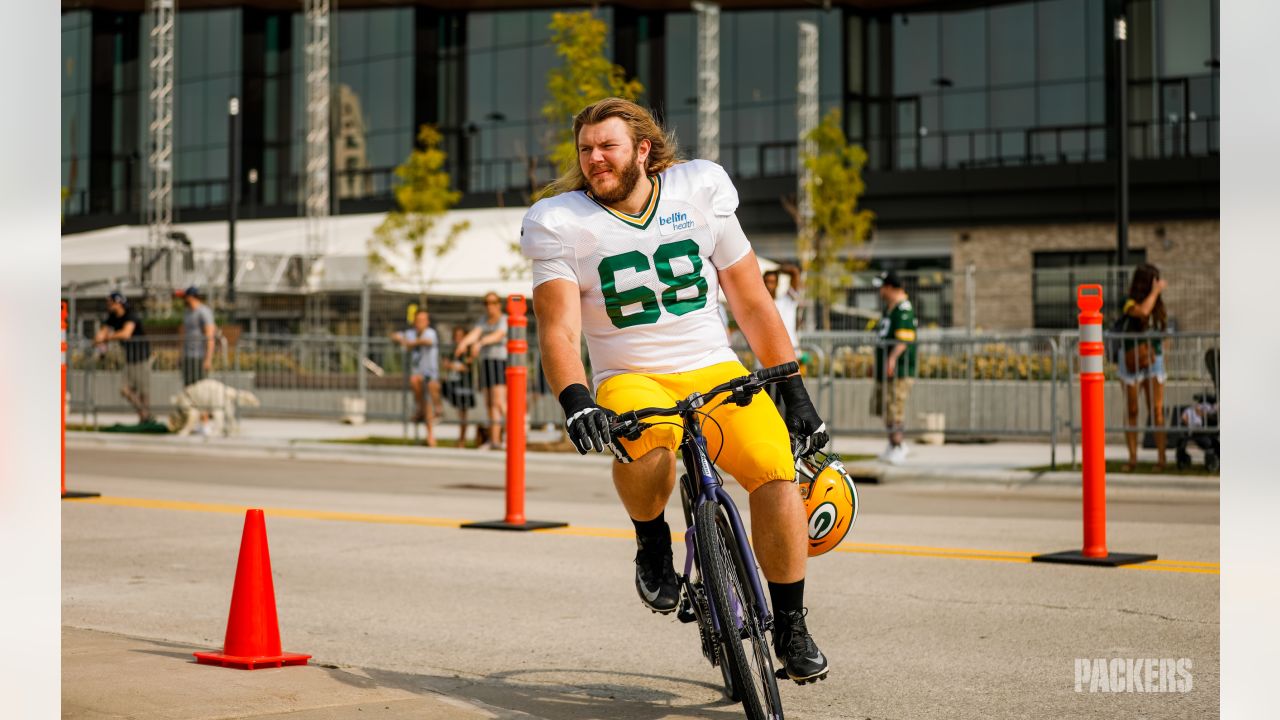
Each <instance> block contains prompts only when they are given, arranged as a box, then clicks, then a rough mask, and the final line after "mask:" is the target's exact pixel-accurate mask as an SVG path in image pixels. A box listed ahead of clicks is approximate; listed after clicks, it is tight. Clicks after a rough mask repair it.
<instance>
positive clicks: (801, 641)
mask: <svg viewBox="0 0 1280 720" xmlns="http://www.w3.org/2000/svg"><path fill="white" fill-rule="evenodd" d="M808 613H809V611H808V610H807V609H802V610H795V611H792V612H780V613H778V614H777V615H776V616H775V617H774V620H773V651H774V653H775V654H776V655H777V656H778V660H780V661H782V668H780V670H779V672H778V675H779V677H782V676H783V673H785V676H786V677H788V678H790V679H792V680H794V681H795V682H796V684H798V685H804V684H805V683H810V682H817V681H819V680H823V679H825V678H826V677H827V673H828V672H830V670H831V668H830V666H829V665H828V664H827V656H826V655H823V654H822V651H821V650H819V649H818V645H817V644H816V643H814V642H813V637H812V636H810V635H809V629H808V628H806V627H805V624H804V616H805V615H807V614H808Z"/></svg>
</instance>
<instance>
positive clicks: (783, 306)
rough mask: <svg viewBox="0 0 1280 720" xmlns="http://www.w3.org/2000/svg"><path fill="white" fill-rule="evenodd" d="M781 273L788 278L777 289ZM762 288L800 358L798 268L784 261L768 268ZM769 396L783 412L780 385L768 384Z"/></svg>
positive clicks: (797, 356)
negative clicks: (785, 285)
mask: <svg viewBox="0 0 1280 720" xmlns="http://www.w3.org/2000/svg"><path fill="white" fill-rule="evenodd" d="M781 273H786V275H787V277H788V278H789V279H790V281H791V282H790V285H788V287H787V289H786V290H785V291H781V292H780V291H779V286H780V283H779V281H780V280H781ZM763 277H764V289H765V290H768V291H769V297H771V298H773V304H774V306H775V307H777V308H778V315H779V316H780V317H781V318H782V326H783V327H784V328H786V330H787V337H788V338H790V339H791V347H792V348H793V349H795V351H796V358H797V359H799V358H800V333H799V332H798V331H797V330H796V322H797V319H798V317H799V315H800V268H798V267H796V266H795V265H792V264H791V263H786V264H784V265H782V266H781V267H779V268H778V269H777V270H769V271H768V272H766V273H764V276H763ZM768 393H769V397H771V398H773V402H774V404H776V405H777V406H778V411H779V412H785V409H784V408H783V397H782V385H770V386H769V387H768Z"/></svg>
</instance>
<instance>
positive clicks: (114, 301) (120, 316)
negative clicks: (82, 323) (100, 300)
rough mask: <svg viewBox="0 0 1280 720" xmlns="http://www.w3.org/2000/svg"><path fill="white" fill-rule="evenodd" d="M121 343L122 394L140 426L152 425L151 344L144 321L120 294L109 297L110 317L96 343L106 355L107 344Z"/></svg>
mask: <svg viewBox="0 0 1280 720" xmlns="http://www.w3.org/2000/svg"><path fill="white" fill-rule="evenodd" d="M113 340H114V341H116V342H119V343H120V345H121V346H122V347H123V348H124V381H123V382H122V383H121V385H120V394H121V395H123V396H124V399H125V400H128V401H129V404H130V405H132V406H133V409H134V410H135V411H137V413H138V422H139V423H148V422H151V421H152V420H153V419H154V418H152V416H151V406H150V404H149V402H148V400H149V398H150V395H151V341H149V340H147V332H146V330H145V329H143V327H142V318H140V317H138V313H137V311H135V310H134V309H133V307H132V306H131V305H130V304H129V301H128V299H127V298H125V296H124V295H123V294H122V293H120V292H111V293H109V294H108V295H107V316H106V318H105V319H103V321H102V327H100V328H98V332H97V334H96V335H95V336H94V338H93V342H94V344H95V345H97V346H98V350H99V351H105V350H106V348H107V343H108V342H111V341H113Z"/></svg>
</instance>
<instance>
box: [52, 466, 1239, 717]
mask: <svg viewBox="0 0 1280 720" xmlns="http://www.w3.org/2000/svg"><path fill="white" fill-rule="evenodd" d="M68 468H69V470H68V484H69V485H75V486H79V487H84V488H86V489H93V490H97V491H99V492H102V493H103V498H101V499H98V500H90V501H74V502H66V503H64V504H63V539H64V540H63V554H62V562H63V567H62V577H63V623H64V624H65V625H66V626H68V627H69V628H79V629H87V630H94V631H99V632H106V633H115V634H121V635H125V636H129V637H131V638H147V639H151V640H155V641H163V643H166V644H165V645H163V649H164V652H166V653H170V655H163V654H161V655H148V656H147V657H148V658H149V659H153V660H154V661H155V662H159V663H172V664H173V667H171V668H167V669H166V670H161V669H159V668H157V669H156V670H155V671H151V670H147V672H148V673H152V672H155V673H160V672H164V671H167V670H173V671H174V672H180V673H183V674H187V673H190V674H191V676H192V677H195V678H201V679H203V678H204V677H208V678H219V679H220V678H223V677H238V676H239V675H245V676H249V675H256V672H255V673H237V672H236V671H230V670H223V669H220V668H208V667H204V666H195V665H191V664H189V663H188V662H187V660H186V658H187V657H189V655H186V653H188V652H190V651H193V650H204V649H216V648H218V647H219V646H220V644H221V641H222V633H223V631H224V629H225V623H226V619H227V609H228V602H229V599H230V593H231V580H232V577H233V575H234V570H235V562H236V554H237V549H238V548H237V544H238V541H239V537H240V528H241V524H242V522H243V508H244V507H246V506H254V507H265V508H268V511H267V525H268V532H269V536H270V547H271V552H272V563H273V569H274V578H275V590H276V593H277V601H278V605H279V614H280V624H281V630H282V636H283V644H284V647H285V649H286V650H288V651H292V652H307V653H311V654H313V655H314V656H315V661H316V662H318V663H322V664H325V665H334V666H337V667H338V668H339V669H340V670H341V671H343V672H345V673H347V674H351V675H358V676H363V677H368V678H370V679H371V680H372V681H373V682H374V683H375V685H376V687H374V688H364V690H367V691H368V692H371V693H375V692H376V693H383V692H385V693H388V695H387V697H388V698H390V697H392V696H395V697H400V698H401V699H402V701H403V702H405V703H409V702H411V701H417V702H424V701H427V700H434V699H436V698H433V697H430V696H422V692H423V690H424V689H425V690H427V691H430V692H435V693H444V694H446V695H447V696H449V697H451V698H455V699H457V700H459V701H461V702H463V703H466V704H467V705H466V706H457V705H451V706H450V707H452V708H455V709H457V710H458V711H459V712H464V711H471V709H472V708H480V709H481V710H483V711H485V712H491V713H496V714H497V715H498V716H509V717H527V716H533V717H538V718H547V719H548V720H552V719H557V720H558V719H561V718H565V719H568V720H579V719H582V720H586V719H588V718H621V719H623V720H658V719H659V718H712V719H717V718H726V719H727V718H734V717H741V710H740V708H739V707H738V706H735V705H731V704H728V703H726V702H725V701H723V699H722V698H721V696H720V694H719V692H718V684H719V673H718V671H716V670H715V669H713V668H711V667H710V666H708V665H707V664H706V662H705V661H704V660H703V659H702V657H701V655H700V654H699V652H698V649H697V640H696V633H695V632H694V630H693V629H692V627H690V626H685V625H682V624H680V623H678V622H677V621H675V620H674V619H672V618H670V617H661V616H655V615H652V614H650V613H648V612H646V611H644V610H643V609H642V608H641V606H640V605H639V601H638V600H637V599H636V597H635V590H634V587H633V585H632V579H631V575H632V572H633V570H632V567H633V566H632V555H633V553H634V544H633V542H632V540H631V537H632V536H631V531H630V528H629V527H627V522H626V519H625V516H624V515H623V514H622V513H621V510H620V508H619V507H618V504H617V500H616V498H615V497H614V494H613V490H612V487H611V485H610V483H609V481H608V479H607V475H605V474H602V473H601V471H600V468H597V467H596V466H595V465H593V464H590V463H588V464H587V465H585V466H575V465H563V466H561V465H553V464H549V465H545V466H541V465H534V464H531V466H530V475H529V478H528V486H529V488H530V491H529V496H528V503H527V504H528V511H529V515H530V517H534V518H541V519H555V520H564V521H568V522H569V523H571V525H570V527H568V528H565V529H563V530H559V531H546V532H539V533H533V534H518V533H495V532H485V531H476V530H461V529H458V528H457V524H458V522H460V521H461V520H467V519H492V518H494V517H498V516H500V515H501V509H502V495H501V492H500V490H501V487H502V486H501V475H500V473H498V472H497V471H498V470H499V469H500V467H499V466H496V465H495V466H494V467H492V468H491V467H489V466H488V465H485V464H483V463H475V462H473V461H470V460H466V459H464V460H461V461H454V460H443V459H442V460H439V461H437V462H434V463H433V464H430V465H428V466H425V467H422V468H418V469H414V468H408V467H390V466H375V465H360V464H356V463H321V462H300V461H297V460H272V459H264V458H234V459H227V460H225V461H222V462H214V461H209V460H207V459H202V460H200V461H199V462H189V461H188V462H178V461H176V458H175V457H174V456H173V455H148V454H146V453H136V452H134V453H106V452H96V451H95V452H90V451H84V450H80V451H71V452H69V454H68ZM584 468H585V469H584ZM734 492H735V497H738V498H739V499H740V504H742V505H745V502H741V494H740V493H737V491H734ZM863 502H864V504H863V515H862V516H861V517H860V518H859V521H858V526H857V527H856V528H855V529H854V531H853V533H852V534H851V535H850V537H849V539H848V540H846V542H845V544H844V545H843V546H842V547H841V549H840V551H839V552H835V553H832V554H830V555H827V556H823V557H821V558H818V559H815V560H813V561H812V562H811V563H810V566H809V575H808V581H807V584H806V587H807V593H806V602H807V604H808V606H809V608H810V616H809V617H810V627H811V628H812V629H813V631H814V633H815V637H816V638H817V640H818V642H819V644H820V646H821V647H822V649H823V651H824V652H825V653H826V654H827V655H828V656H829V657H830V658H831V661H832V674H831V677H830V679H828V680H827V681H825V682H823V683H819V684H818V685H816V686H806V687H803V688H801V687H795V686H792V685H790V684H787V685H786V686H785V687H783V688H782V692H783V697H784V702H785V704H786V707H787V711H788V717H793V718H832V719H834V718H854V717H857V718H864V717H865V718H912V719H915V718H989V717H1072V718H1077V717H1085V718H1090V717H1096V718H1110V717H1116V716H1120V715H1133V716H1137V715H1141V716H1144V717H1188V718H1192V717H1194V718H1202V717H1216V715H1217V712H1218V710H1217V708H1218V664H1219V651H1218V607H1219V593H1218V578H1219V576H1218V574H1217V573H1218V568H1217V561H1218V525H1217V496H1216V493H1212V494H1210V493H1194V492H1179V493H1174V494H1167V493H1166V494H1159V493H1149V494H1137V495H1132V496H1131V497H1129V498H1128V499H1127V500H1126V502H1125V503H1120V504H1118V505H1117V506H1116V507H1115V508H1114V511H1113V513H1112V523H1111V525H1110V528H1109V530H1110V533H1109V538H1110V541H1111V546H1112V548H1113V549H1115V550H1120V551H1135V552H1137V551H1142V552H1158V553H1159V554H1160V556H1161V562H1160V564H1158V565H1152V566H1147V567H1144V568H1142V569H1118V570H1109V569H1108V570H1104V569H1096V568H1081V567H1067V566H1048V565H1040V564H1033V563H1030V562H1028V560H1029V556H1030V555H1031V554H1032V553H1034V552H1046V551H1055V550H1063V549H1067V548H1069V547H1072V546H1077V545H1078V543H1079V541H1080V525H1079V516H1078V512H1079V504H1078V503H1079V501H1078V498H1072V497H1070V496H1068V495H1067V494H1064V493H1061V492H1056V493H1055V492H1046V491H1036V492H1030V491H1022V490H1019V491H1016V492H1013V491H1009V490H1007V489H1006V490H999V491H994V490H993V491H991V492H987V491H981V492H979V491H976V490H973V489H967V488H959V489H957V488H949V487H938V488H927V489H920V488H899V487H896V486H892V485H891V486H883V487H871V488H867V489H866V491H865V492H864V495H863ZM668 518H669V519H672V520H673V521H675V522H673V527H676V528H678V527H679V526H680V525H679V522H678V518H679V510H678V509H676V508H674V507H673V508H671V509H669V510H668ZM676 554H677V561H679V560H680V558H681V556H682V555H683V553H682V550H681V549H680V548H678V547H677V549H676ZM68 632H73V631H72V630H69V631H68ZM130 642H133V641H130ZM64 652H66V651H65V649H64ZM179 656H180V657H179ZM1096 658H1105V659H1111V658H1121V659H1124V658H1131V659H1132V658H1137V659H1142V658H1176V659H1182V658H1185V659H1189V660H1190V661H1191V663H1192V667H1191V672H1192V674H1193V677H1194V686H1193V688H1192V689H1190V691H1189V692H1174V693H1160V694H1143V693H1133V692H1123V693H1093V692H1089V691H1088V686H1087V684H1086V686H1085V688H1084V691H1082V692H1077V691H1076V689H1075V688H1076V686H1075V679H1076V676H1075V667H1076V661H1077V660H1079V659H1096ZM86 662H88V661H87V660H86ZM179 668H180V669H179ZM296 670H299V669H298V668H289V669H285V670H280V671H267V672H268V673H273V674H274V675H273V676H274V677H278V678H281V679H282V682H283V683H284V684H282V685H278V686H272V687H270V688H267V687H257V689H256V690H254V689H253V688H254V686H249V689H247V690H245V692H246V693H247V694H246V695H245V696H244V697H248V698H249V702H250V703H251V705H252V707H248V708H246V706H243V705H234V704H229V701H228V702H227V703H223V701H221V700H216V699H215V700H211V702H212V703H213V706H214V708H215V709H217V710H218V711H219V712H222V713H223V714H221V715H216V717H227V718H232V717H252V718H257V717H260V716H261V715H253V714H245V713H250V712H257V710H256V708H257V705H256V704H254V703H257V702H258V701H259V700H261V702H262V703H263V704H264V705H263V707H267V706H269V705H271V703H275V702H278V694H279V693H282V692H293V690H292V689H290V688H292V685H291V683H292V682H293V680H292V678H294V677H298V678H301V677H302V676H301V675H292V674H290V673H291V672H293V671H296ZM257 672H262V671H257ZM133 674H134V673H133V668H130V667H128V666H119V667H117V666H116V664H115V663H107V662H101V663H99V666H98V667H97V668H96V669H95V670H94V671H93V672H89V671H88V670H85V671H84V672H83V673H81V675H79V676H77V675H75V674H72V673H68V674H67V676H66V677H65V678H64V680H65V681H66V682H67V683H68V684H69V687H68V690H67V692H69V693H76V692H79V690H78V689H77V688H76V687H71V686H70V685H79V684H81V683H80V680H79V679H78V677H84V678H91V677H98V678H99V680H98V681H97V682H104V683H105V682H110V681H111V679H112V678H118V679H119V682H120V684H121V685H122V686H128V685H129V683H130V682H132V681H131V680H130V679H129V678H130V677H131V676H132V675H133ZM228 674H230V675H228ZM343 677H346V676H345V675H337V674H333V673H331V677H330V679H333V678H337V679H338V680H339V681H340V680H341V678H343ZM86 682H87V680H86ZM244 682H248V681H244ZM298 682H303V681H302V680H299V681H298ZM317 682H319V681H317ZM319 687H320V691H321V692H322V693H323V692H327V691H325V690H324V688H325V687H327V686H325V685H323V684H321V685H320V686H319ZM335 687H336V686H335ZM341 689H342V690H343V691H344V692H345V691H346V690H347V689H346V688H345V686H344V687H343V688H341ZM255 692H256V693H257V695H254V693H255ZM398 692H405V693H409V694H410V697H403V696H401V695H395V693H398ZM414 693H418V695H417V696H414V695H413V694H414ZM380 697H382V695H376V697H370V698H369V701H372V702H377V701H378V700H377V699H376V698H380ZM273 698H276V699H273ZM334 698H335V700H334V706H337V707H341V705H340V703H342V702H346V703H347V705H348V706H350V705H351V704H352V703H356V704H358V703H363V702H366V700H364V699H363V698H361V697H354V698H352V696H350V695H342V694H341V693H337V692H336V691H335V694H334ZM119 700H120V702H121V704H119V705H114V706H112V708H113V709H112V712H114V713H117V714H114V715H113V714H105V715H103V714H98V715H95V714H92V708H93V706H92V703H90V704H88V705H77V706H76V707H80V708H83V714H79V715H77V714H72V715H70V717H84V718H97V717H128V716H129V714H128V713H134V714H139V713H141V711H143V710H146V709H147V706H146V705H145V703H146V702H147V701H146V699H145V698H144V697H133V698H132V699H131V698H130V697H129V696H127V695H122V696H121V697H120V698H119ZM130 703H132V704H133V705H134V706H135V707H134V708H133V709H132V710H129V709H128V708H129V707H130ZM318 707H319V706H318V705H317V708H318ZM391 707H394V705H392V706H391ZM405 707H411V705H405ZM120 713H125V714H120ZM236 713H241V714H236ZM139 716H141V715H139ZM352 716H355V717H363V716H365V712H364V711H360V712H359V714H358V715H357V714H356V713H355V712H352V713H351V714H349V715H345V716H343V717H352ZM420 716H421V717H436V716H435V715H432V714H431V713H429V712H424V713H423V714H421V715H420ZM173 717H185V716H182V715H175V716H173ZM300 717H309V716H305V715H303V716H300ZM316 717H324V716H316ZM389 717H392V716H389ZM463 717H465V716H463Z"/></svg>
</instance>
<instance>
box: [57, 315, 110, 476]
mask: <svg viewBox="0 0 1280 720" xmlns="http://www.w3.org/2000/svg"><path fill="white" fill-rule="evenodd" d="M58 414H59V415H60V416H61V417H62V431H61V435H62V438H61V444H62V499H63V500H74V499H76V498H91V497H99V496H100V495H101V493H96V492H67V304H66V303H65V302H64V303H62V393H61V394H60V395H58Z"/></svg>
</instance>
